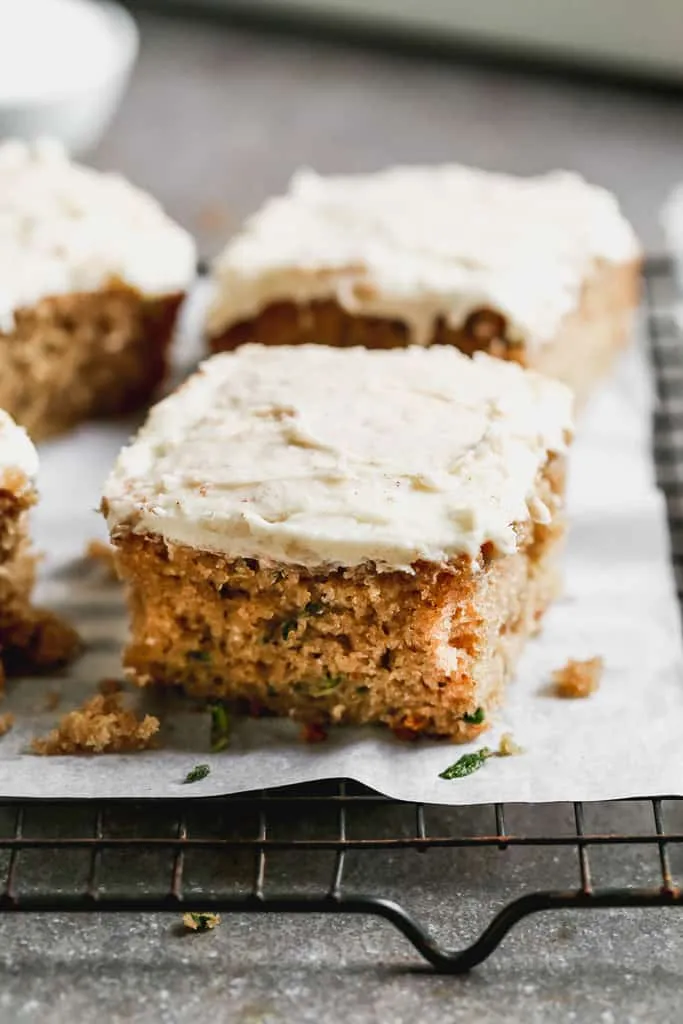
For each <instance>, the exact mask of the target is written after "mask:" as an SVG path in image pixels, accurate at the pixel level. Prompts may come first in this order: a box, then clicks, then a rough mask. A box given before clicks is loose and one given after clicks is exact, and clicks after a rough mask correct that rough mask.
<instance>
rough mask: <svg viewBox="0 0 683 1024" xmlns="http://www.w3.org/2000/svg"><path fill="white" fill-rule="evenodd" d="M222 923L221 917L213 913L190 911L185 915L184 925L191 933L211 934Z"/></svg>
mask: <svg viewBox="0 0 683 1024" xmlns="http://www.w3.org/2000/svg"><path fill="white" fill-rule="evenodd" d="M220 923H221V915H220V914H213V913H211V911H206V910H202V911H189V912H188V913H187V914H183V924H184V925H185V927H186V928H187V930H188V931H189V932H210V931H212V929H214V928H215V927H216V926H217V925H219V924H220Z"/></svg>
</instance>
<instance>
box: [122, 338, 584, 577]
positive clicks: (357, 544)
mask: <svg viewBox="0 0 683 1024" xmlns="http://www.w3.org/2000/svg"><path fill="white" fill-rule="evenodd" d="M571 406H572V398H571V395H570V392H569V390H568V389H567V388H566V387H565V386H564V385H563V384H559V383H557V382H555V381H550V380H548V379H545V378H543V377H540V376H538V375H536V374H534V373H531V372H528V371H525V370H522V369H521V368H520V367H519V366H517V365H516V364H512V363H506V362H503V361H500V360H495V359H492V358H490V357H488V356H484V355H478V356H477V357H475V358H474V359H468V358H467V357H465V356H463V355H461V353H459V352H458V351H457V350H456V349H454V348H452V347H444V346H435V347H432V348H427V349H424V348H418V347H411V348H407V349H394V350H390V351H378V350H375V351H369V350H366V349H361V348H355V349H332V348H327V347H324V346H318V345H306V346H296V347H285V346H283V347H264V346H261V345H248V346H244V347H242V348H240V349H238V350H237V351H236V352H235V353H230V354H225V355H220V356H215V357H214V358H213V359H210V360H209V361H208V362H206V363H204V364H203V366H202V368H201V370H200V372H199V373H197V374H196V375H195V376H194V377H192V378H191V379H190V380H189V381H188V382H187V383H186V384H185V385H183V387H181V388H180V389H179V390H178V391H177V392H176V393H175V394H173V395H171V396H170V397H169V398H167V399H165V400H164V401H163V402H161V403H160V404H159V405H157V406H156V407H155V408H154V409H153V410H152V412H151V413H150V415H149V418H148V420H147V423H146V425H145V426H144V427H143V429H142V430H141V432H140V433H139V435H138V437H137V438H136V440H135V441H134V443H133V444H132V445H131V446H130V447H128V448H125V449H124V450H123V451H122V453H121V454H120V456H119V459H118V461H117V463H116V466H115V468H114V470H113V472H112V474H111V476H110V477H109V480H108V482H107V485H106V488H105V499H106V503H107V506H108V518H109V526H110V528H111V530H112V531H113V532H114V533H116V531H117V530H118V529H119V528H124V529H132V530H134V531H135V532H139V533H153V534H160V535H161V536H162V537H164V538H166V539H167V540H169V541H175V542H178V543H182V544H188V545H191V546H193V547H197V548H203V549H208V550H213V551H220V552H224V553H226V554H228V555H229V556H231V557H237V556H245V557H251V558H262V559H272V560H275V561H282V562H288V563H295V564H301V565H308V566H319V565H327V564H332V565H357V564H360V563H363V562H366V561H369V562H374V563H376V564H377V565H378V567H379V568H381V569H388V568H394V569H402V570H409V569H410V566H411V564H412V563H414V562H415V561H417V560H419V559H426V560H428V561H432V562H439V563H440V562H444V561H446V560H448V559H450V558H452V557H453V556H457V555H460V554H463V553H464V554H469V555H471V556H476V555H477V553H478V552H479V549H480V547H481V545H482V543H484V542H485V541H492V542H493V543H494V544H495V545H496V546H497V547H498V548H499V549H501V550H503V551H505V552H509V551H512V550H514V548H515V544H516V538H515V533H514V530H513V528H512V524H514V523H516V522H525V521H527V520H528V519H529V517H531V518H532V519H535V520H540V521H544V520H547V517H548V510H547V509H546V508H544V507H543V505H542V504H541V503H540V502H539V500H538V498H537V497H536V496H535V491H536V486H537V476H538V472H539V470H540V468H541V467H542V466H543V464H544V463H545V461H546V459H547V457H548V453H549V452H560V451H563V450H564V448H565V442H566V437H567V433H568V432H570V431H571V429H572V412H571Z"/></svg>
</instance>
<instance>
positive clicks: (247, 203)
mask: <svg viewBox="0 0 683 1024" xmlns="http://www.w3.org/2000/svg"><path fill="white" fill-rule="evenodd" d="M142 31H143V47H142V54H141V60H140V63H139V66H138V69H137V72H136V75H135V79H134V81H133V85H132V88H131V90H130V92H129V94H128V96H127V98H126V101H125V103H124V105H123V107H122V109H121V112H120V114H119V116H118V117H117V120H116V122H115V124H114V125H113V126H112V129H111V131H110V132H109V135H108V137H107V139H106V142H105V143H104V144H103V145H102V146H101V148H100V150H99V152H98V153H97V154H96V155H95V162H96V163H97V164H98V166H101V167H115V168H119V169H121V170H122V171H123V172H124V173H125V174H127V175H129V176H130V177H131V178H133V179H134V180H135V181H137V182H139V183H140V184H142V185H145V186H147V187H149V188H150V189H151V190H152V191H153V192H155V193H156V195H157V196H158V197H159V198H160V199H161V200H162V202H163V203H164V204H165V205H166V206H167V208H168V209H169V210H170V212H171V213H173V214H174V215H175V216H177V217H178V218H179V219H180V220H181V221H182V222H183V223H184V224H186V225H187V226H188V227H189V228H191V229H192V230H193V231H195V232H196V233H197V234H198V236H199V238H200V245H201V249H202V252H203V253H204V254H206V255H211V254H213V253H214V252H215V251H216V249H217V248H218V246H219V245H220V244H221V243H222V242H223V240H224V239H225V237H226V235H227V234H228V233H229V231H230V230H232V229H233V228H234V227H235V226H236V225H237V224H238V223H239V221H240V219H241V217H242V216H243V215H244V214H246V213H248V212H249V211H251V210H253V209H254V208H255V207H256V206H257V204H258V203H259V202H260V201H261V200H262V199H263V198H264V197H265V196H267V195H268V194H269V193H270V192H273V191H274V190H277V189H280V188H281V187H282V186H283V185H284V184H285V182H286V180H287V178H288V176H289V175H290V173H291V172H292V170H293V169H294V168H295V167H297V166H299V165H301V164H308V165H311V166H313V167H316V168H317V169H320V170H323V171H333V170H340V171H341V170H347V171H349V170H361V169H372V168H379V167H381V166H383V165H386V164H388V163H392V162H396V161H418V160H419V161H438V160H448V159H457V160H463V161H466V162H470V163H474V164H480V165H482V166H484V167H490V168H501V169H506V170H512V171H520V172H534V171H540V170H544V169H548V168H552V167H556V166H566V167H572V168H575V169H578V170H579V171H581V172H583V173H584V174H586V175H587V176H588V177H590V178H592V179H594V180H596V181H599V182H602V183H604V184H606V185H608V186H609V187H611V188H613V189H614V190H615V191H616V192H617V193H618V194H619V196H620V198H621V200H622V202H623V204H624V207H625V209H626V211H627V212H628V214H629V215H630V216H631V217H632V219H633V221H634V222H635V224H636V226H637V228H638V230H639V231H640V233H641V235H642V238H643V239H644V241H645V243H646V245H647V246H648V247H650V248H652V249H657V248H660V247H661V234H660V230H659V227H658V224H657V210H658V207H659V205H660V203H661V201H662V199H663V197H664V196H665V195H666V193H667V191H668V189H669V188H670V187H671V185H672V184H673V183H674V182H675V181H676V180H677V179H678V178H679V177H680V178H683V96H674V95H672V94H669V95H657V94H655V93H648V92H629V91H625V90H624V89H618V88H616V87H609V86H607V85H599V86H598V85H595V84H593V85H589V84H581V83H578V82H576V81H566V82H563V81H562V80H560V79H557V78H553V79H549V78H543V77H541V76H539V75H537V74H534V75H530V74H525V73H523V72H521V71H520V72H517V71H510V70H504V71H503V70H500V71H496V70H492V69H491V68H490V67H486V68H484V67H479V68H478V67H477V66H476V65H475V64H473V63H468V64H466V65H462V66H460V65H459V64H458V62H457V60H455V59H454V60H453V61H452V62H447V61H445V60H440V61H438V62H434V61H429V60H427V59H426V58H422V57H416V56H413V57H406V56H390V55H386V54H378V53H373V52H371V51H368V50H365V51H364V50H360V49H357V50H356V49H352V48H343V47H335V46H333V45H331V44H323V43H312V42H306V41H298V40H294V39H292V38H284V37H276V36H271V37H268V36H265V35H259V34H256V33H252V32H249V31H247V30H235V29H228V28H222V27H220V26H218V25H215V24H209V23H199V24H196V25H194V24H192V23H189V22H183V21H180V20H178V19H169V20H163V19H158V18H151V17H145V18H144V19H143V20H142ZM430 813H431V814H433V815H435V816H437V820H438V816H439V815H443V816H445V815H446V814H447V813H448V814H450V815H453V814H455V815H458V814H459V815H460V818H459V819H457V821H458V822H459V824H460V827H467V828H472V827H476V825H477V821H476V819H477V815H478V814H480V813H483V812H479V811H477V810H476V809H475V810H470V811H468V812H453V811H451V812H442V811H438V810H436V811H433V812H430ZM514 813H515V814H516V815H517V822H516V827H517V828H518V829H522V828H535V829H536V830H537V831H539V830H540V831H543V830H544V829H547V828H550V827H562V823H561V822H560V821H558V816H559V817H561V815H562V814H563V813H564V812H562V811H560V810H558V809H554V808H546V809H536V810H529V809H527V810H524V809H517V810H516V811H515V812H514ZM601 813H602V817H600V814H599V812H598V811H595V814H596V815H598V817H597V818H596V821H600V822H601V823H602V825H601V827H607V826H606V825H605V821H606V819H609V823H610V824H611V825H613V826H614V827H622V826H623V827H648V828H651V823H650V824H648V825H645V824H644V815H646V814H647V813H648V811H647V808H646V807H644V806H625V807H621V808H609V809H604V810H603V811H602V812H601ZM670 813H671V815H672V816H673V819H674V820H673V821H672V822H670V824H673V825H674V826H675V827H677V828H678V830H679V831H680V830H681V829H682V828H683V822H682V821H681V819H682V818H683V812H682V811H681V809H673V810H671V812H670ZM676 819H678V820H676ZM455 820H456V819H448V820H447V819H446V817H442V819H441V826H442V828H444V829H445V828H448V827H455V825H454V824H453V822H454V821H455ZM371 824H372V826H373V827H374V828H377V829H386V830H387V834H388V833H389V831H390V830H391V828H392V827H393V823H392V822H391V821H390V820H389V818H387V820H383V819H382V818H378V819H376V820H374V821H373V822H372V823H371ZM565 824H566V823H565ZM358 827H368V823H365V824H364V823H363V822H359V825H358ZM567 827H569V826H567ZM596 827H597V826H596ZM283 856H284V855H283ZM285 860H286V858H285ZM594 865H596V875H597V878H596V880H597V882H598V884H599V883H602V884H657V881H656V880H657V861H656V851H655V850H654V849H649V850H644V849H642V848H641V849H634V850H633V849H621V850H617V851H612V852H609V851H604V852H603V854H602V856H598V857H597V859H596V860H594ZM295 866H296V871H297V872H298V873H299V875H300V874H301V873H302V872H303V873H304V874H305V875H306V876H307V877H310V878H311V879H313V878H314V877H315V873H316V871H317V870H318V867H317V865H316V863H315V862H314V855H310V856H307V857H299V858H298V859H297V862H296V865H295ZM59 867H60V865H59V864H56V863H52V862H47V863H37V864H36V871H38V874H39V875H42V876H44V875H45V874H46V873H49V872H55V871H58V870H59ZM682 868H683V852H681V853H678V854H676V853H674V870H676V869H678V870H679V871H680V870H681V869H682ZM219 870H220V869H219ZM292 870H294V866H293V865H292V864H291V863H290V864H287V863H285V862H284V861H283V863H282V864H281V865H279V866H278V865H277V864H276V865H275V868H274V872H273V875H272V876H269V880H270V879H272V882H273V884H276V885H277V884H281V885H283V886H286V884H287V877H288V875H287V872H288V871H289V872H291V871H292ZM289 877H290V878H291V877H292V876H291V874H290V875H289ZM349 879H350V882H351V884H352V885H355V886H356V887H357V888H362V889H364V890H365V891H369V892H372V891H375V892H383V893H387V894H390V895H391V894H394V895H397V894H403V896H402V898H405V900H406V901H407V903H408V905H409V906H410V907H411V908H412V909H413V910H414V911H415V912H416V914H417V915H418V916H419V917H420V919H421V920H424V921H425V922H427V923H428V924H429V925H430V927H431V928H432V929H433V931H434V932H435V933H436V934H437V935H438V936H439V937H440V938H441V939H442V940H443V941H445V942H446V943H447V944H448V945H453V946H457V945H459V944H461V943H462V942H464V941H467V940H471V938H473V937H474V935H475V934H476V933H477V931H478V929H480V928H481V927H482V926H483V925H484V924H485V923H486V921H487V920H488V919H489V918H490V916H491V913H492V911H493V910H494V909H497V908H500V907H501V906H502V905H503V904H504V903H505V902H506V901H507V900H509V899H510V898H513V897H514V896H518V895H521V894H522V893H523V892H525V891H528V890H529V889H531V888H541V887H544V886H548V887H554V888H557V887H562V886H566V887H572V886H576V884H577V882H578V879H577V869H576V858H575V856H573V855H571V854H570V853H569V852H562V851H559V850H558V851H553V850H547V849H546V850H535V851H534V850H526V851H525V850H508V851H507V852H505V853H500V852H499V851H497V850H492V851H481V850H471V851H464V852H458V853H455V854H454V853H448V852H446V851H432V852H430V853H429V854H427V855H425V856H423V857H420V856H418V855H417V854H415V853H414V852H411V851H406V852H404V853H401V854H391V855H384V856H383V857H381V858H377V859H374V858H367V857H366V858H365V859H363V857H362V856H361V855H358V857H357V858H356V859H355V861H354V860H352V863H351V867H350V873H349ZM0 935H1V936H2V949H3V953H2V956H0V1020H1V1021H3V1022H4V1021H7V1022H19V1021H38V1020H39V1021H55V1022H60V1024H61V1022H66V1021H81V1020H82V1021H86V1020H87V1021H89V1020H93V1019H96V1017H100V1018H101V1019H103V1020H107V1021H112V1022H114V1021H128V1020H135V1021H140V1022H146V1021H150V1022H152V1021H168V1022H175V1021H194V1020H202V1021H205V1020H207V1021H208V1020H211V1021H235V1022H238V1021H239V1022H243V1024H271V1022H272V1024H275V1022H299V1021H302V1022H307V1021H311V1022H314V1021H315V1022H320V1024H327V1022H330V1024H332V1022H337V1021H353V1022H354V1024H355V1022H358V1024H363V1022H366V1021H367V1022H370V1021H381V1022H385V1021H386V1022H391V1024H400V1022H411V1024H414V1022H418V1021H423V1020H424V1021H427V1020H429V1021H438V1022H442V1021H443V1022H447V1021H474V1020H477V1021H481V1022H489V1021H490V1022H502V1021H510V1020H520V1021H522V1020H523V1021H525V1022H527V1024H533V1022H541V1021H572V1020H575V1021H578V1022H581V1024H583V1022H593V1021H595V1022H604V1024H609V1022H612V1021H618V1022H620V1024H621V1022H628V1021H634V1022H636V1021H642V1022H645V1021H648V1022H650V1021H662V1022H667V1021H674V1020H678V1019H680V992H681V985H682V984H683V918H682V917H681V913H680V911H675V910H670V911H647V912H646V911H639V912H626V911H610V912H604V913H602V914H590V915H588V914H586V913H585V912H584V913H580V912H574V913H573V914H572V913H570V912H562V913H560V914H553V915H550V914H549V915H544V916H541V917H537V918H534V919H531V920H529V921H527V922H526V923H522V924H521V925H519V926H518V927H517V928H516V929H515V930H514V931H513V932H512V933H511V934H510V936H509V937H508V938H507V939H506V940H505V941H504V943H503V945H502V947H501V948H500V949H499V950H498V952H497V953H496V954H495V955H494V956H493V957H492V958H491V959H490V960H489V961H487V963H486V964H484V965H483V966H482V967H481V968H479V969H478V970H477V971H475V972H474V973H473V974H472V975H470V976H468V977H465V978H449V977H437V976H434V975H432V974H430V973H428V972H426V971H424V970H422V968H421V964H420V962H419V959H418V958H417V956H416V955H415V954H414V952H413V951H412V949H411V948H410V947H409V945H408V943H407V942H406V941H405V940H404V939H403V938H402V937H401V936H399V935H398V934H397V933H395V932H394V931H393V930H392V928H391V927H390V926H389V925H388V924H386V923H383V922H381V921H377V920H374V919H366V918H320V917H315V918H301V917H288V918H285V917H283V918H279V917H272V918H267V919H266V918H259V919H256V918H249V917H235V918H232V919H230V920H224V923H223V924H222V926H221V927H220V928H219V929H217V930H216V931H215V932H212V933H210V934H206V935H201V936H193V937H183V936H181V935H179V934H178V930H177V916H168V915H166V916H164V915H158V916H152V917H130V916H123V917H106V916H103V915H92V916H88V917H83V918H77V917H74V916H72V917H67V916H62V917H54V916H40V917H23V918H22V917H13V918H9V917H4V918H2V919H0Z"/></svg>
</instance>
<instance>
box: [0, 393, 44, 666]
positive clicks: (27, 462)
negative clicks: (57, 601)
mask: <svg viewBox="0 0 683 1024" xmlns="http://www.w3.org/2000/svg"><path fill="white" fill-rule="evenodd" d="M37 471H38V455H37V453H36V450H35V448H34V447H33V445H32V444H31V442H30V441H29V439H28V437H27V436H26V433H25V431H24V430H22V429H21V427H18V426H16V424H15V423H14V422H13V420H12V419H11V418H10V417H9V416H8V415H7V413H5V412H3V411H2V410H1V409H0V683H1V682H2V681H3V680H4V669H3V651H5V652H6V651H7V649H8V648H10V649H14V648H15V647H16V646H17V644H18V641H19V640H20V639H21V637H22V636H23V635H24V633H25V629H26V625H27V623H28V622H29V620H31V619H32V615H33V612H32V609H31V603H30V596H31V589H32V587H33V577H34V569H35V556H34V555H33V553H32V552H31V544H30V539H29V531H28V510H29V509H30V507H31V505H33V504H34V502H35V489H34V486H35V476H36V473H37Z"/></svg>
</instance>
